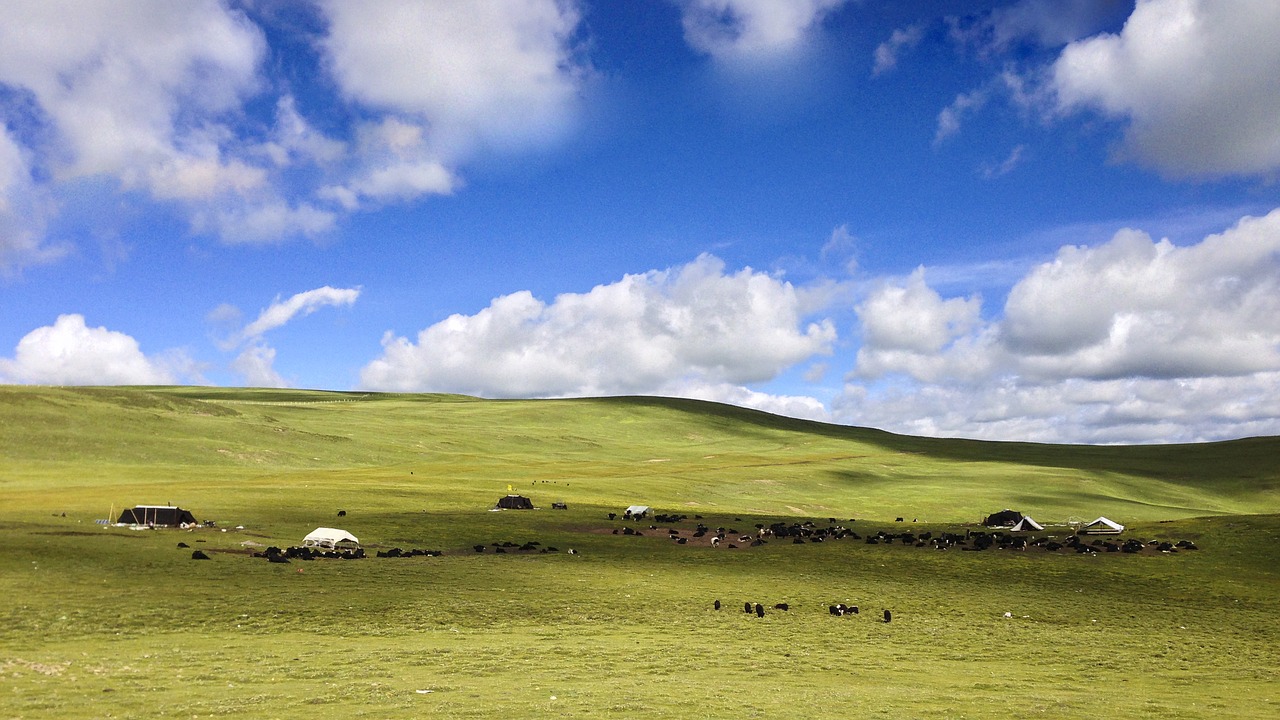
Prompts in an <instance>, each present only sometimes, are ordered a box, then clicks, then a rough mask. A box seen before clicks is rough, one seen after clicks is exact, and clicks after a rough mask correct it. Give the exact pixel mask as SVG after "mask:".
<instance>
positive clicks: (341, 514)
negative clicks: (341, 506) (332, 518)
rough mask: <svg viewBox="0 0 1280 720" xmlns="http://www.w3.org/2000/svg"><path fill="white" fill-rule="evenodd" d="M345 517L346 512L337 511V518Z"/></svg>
mask: <svg viewBox="0 0 1280 720" xmlns="http://www.w3.org/2000/svg"><path fill="white" fill-rule="evenodd" d="M346 516H347V511H346V510H339V511H338V517H346Z"/></svg>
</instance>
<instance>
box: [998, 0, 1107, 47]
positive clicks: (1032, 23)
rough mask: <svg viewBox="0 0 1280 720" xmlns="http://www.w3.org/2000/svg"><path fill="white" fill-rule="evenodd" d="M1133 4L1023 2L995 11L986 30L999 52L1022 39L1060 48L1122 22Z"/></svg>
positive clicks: (1099, 0)
mask: <svg viewBox="0 0 1280 720" xmlns="http://www.w3.org/2000/svg"><path fill="white" fill-rule="evenodd" d="M1131 4H1132V3H1131V2H1130V0H1020V2H1016V3H1013V4H1012V5H1006V6H1004V7H1001V8H997V9H995V10H994V11H992V13H991V16H990V17H989V18H987V20H986V22H985V23H984V25H983V30H985V31H986V32H987V33H989V34H990V42H991V44H992V45H993V46H994V47H995V48H997V49H1000V50H1003V49H1007V48H1008V46H1009V45H1011V44H1013V43H1014V42H1015V41H1017V40H1020V39H1023V38H1030V39H1032V40H1034V41H1035V42H1036V43H1037V44H1039V45H1041V46H1044V47H1059V46H1062V45H1065V44H1067V43H1069V42H1072V41H1074V40H1079V39H1080V38H1083V37H1088V36H1089V35H1093V34H1094V33H1097V32H1099V31H1101V30H1103V29H1104V28H1106V27H1107V26H1108V25H1110V24H1112V23H1116V22H1119V21H1121V20H1123V19H1124V17H1125V14H1126V13H1127V12H1128V9H1129V7H1131Z"/></svg>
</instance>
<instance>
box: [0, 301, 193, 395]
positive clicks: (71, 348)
mask: <svg viewBox="0 0 1280 720" xmlns="http://www.w3.org/2000/svg"><path fill="white" fill-rule="evenodd" d="M193 377H194V378H195V379H197V380H198V372H197V368H196V365H195V363H193V362H192V361H191V360H190V358H189V357H187V356H186V354H185V353H183V352H182V351H178V350H172V351H168V352H167V353H163V354H161V355H159V356H148V355H146V354H144V353H143V352H142V350H141V348H139V346H138V341H137V340H134V339H133V338H132V337H130V336H129V335H126V334H124V333H121V332H116V331H114V330H108V329H107V328H105V327H96V328H92V327H89V326H87V325H86V324H85V320H84V316H83V315H78V314H70V315H59V316H58V319H57V320H55V321H54V323H53V325H46V326H44V327H40V328H36V329H35V330H32V331H31V332H29V333H27V334H26V335H25V336H24V337H23V338H22V339H21V340H19V341H18V346H17V348H16V350H15V352H14V356H13V357H12V358H0V382H5V383H18V384H27V385H168V384H173V383H175V382H178V381H179V380H180V379H182V378H187V379H192V378H193Z"/></svg>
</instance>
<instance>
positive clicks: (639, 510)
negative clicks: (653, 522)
mask: <svg viewBox="0 0 1280 720" xmlns="http://www.w3.org/2000/svg"><path fill="white" fill-rule="evenodd" d="M648 514H649V506H648V505H632V506H631V507H628V508H627V511H626V513H624V516H625V517H633V518H642V517H644V516H645V515H648Z"/></svg>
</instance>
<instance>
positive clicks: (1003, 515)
mask: <svg viewBox="0 0 1280 720" xmlns="http://www.w3.org/2000/svg"><path fill="white" fill-rule="evenodd" d="M1021 519H1022V513H1020V512H1018V511H1017V510H1010V509H1009V508H1005V509H1004V510H1001V511H1000V512H998V513H991V514H990V515H988V516H986V517H985V518H983V519H982V524H983V525H986V526H988V527H991V526H1001V525H1012V524H1014V523H1016V522H1018V521H1019V520H1021Z"/></svg>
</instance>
